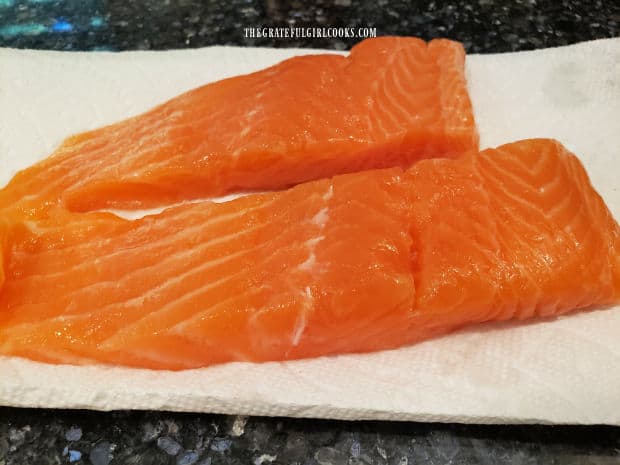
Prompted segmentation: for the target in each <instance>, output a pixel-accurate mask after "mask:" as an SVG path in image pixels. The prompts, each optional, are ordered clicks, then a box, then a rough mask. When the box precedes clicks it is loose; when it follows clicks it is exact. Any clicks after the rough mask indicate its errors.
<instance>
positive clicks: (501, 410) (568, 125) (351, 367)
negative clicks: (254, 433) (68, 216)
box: [0, 39, 620, 425]
mask: <svg viewBox="0 0 620 465" xmlns="http://www.w3.org/2000/svg"><path fill="white" fill-rule="evenodd" d="M313 52H315V51H312V50H291V49H288V50H285V49H279V50H276V49H252V48H234V47H210V48H205V49H198V50H187V51H169V52H126V53H118V54H113V53H63V52H40V51H17V50H7V49H4V50H2V49H0V184H4V183H5V182H6V181H8V179H9V178H10V177H11V176H12V175H13V174H14V173H15V171H16V170H17V169H20V168H23V167H26V166H28V165H30V164H31V163H33V162H34V161H36V160H38V159H41V158H43V157H45V156H46V155H48V154H49V153H51V152H52V150H53V149H54V147H55V146H57V145H58V143H59V142H60V141H61V140H62V139H63V138H64V137H65V136H66V135H68V134H71V133H75V132H78V131H82V130H85V129H90V128H94V127H97V126H100V125H102V124H106V123H110V122H113V121H116V120H118V119H119V118H123V117H126V116H130V115H133V114H135V113H137V112H141V111H143V110H146V109H148V108H149V107H151V106H152V105H154V104H156V103H159V102H161V101H162V100H164V99H166V98H169V97H172V96H174V95H176V94H177V93H179V92H181V91H184V90H187V89H190V88H192V87H195V86H198V85H200V84H203V83H205V82H208V81H213V80H216V79H220V78H223V77H227V76H232V75H235V74H239V73H246V72H249V71H254V70H257V69H260V68H262V67H265V66H268V65H270V64H273V63H275V62H277V61H279V60H281V59H284V58H287V57H289V56H292V55H296V54H302V53H303V54H307V53H313ZM467 74H468V79H469V85H470V91H471V96H472V99H473V103H474V109H475V113H476V118H477V123H478V126H479V129H480V135H481V143H482V146H483V147H485V146H494V145H498V144H501V143H504V142H509V141H513V140H516V139H519V138H527V137H538V136H540V137H556V138H558V139H559V140H561V141H562V142H563V143H564V144H566V145H567V146H568V147H569V148H570V149H572V150H574V151H575V152H576V153H577V154H579V155H580V157H581V159H582V160H583V162H584V164H585V166H586V168H587V170H588V172H589V173H590V175H591V178H592V182H593V184H594V186H595V187H596V188H597V189H598V191H599V192H600V193H601V194H602V195H603V197H604V199H605V200H606V202H607V204H608V205H609V207H610V208H611V210H612V212H613V213H614V215H615V216H616V218H618V217H620V191H619V189H618V185H619V181H618V179H619V177H618V176H619V175H620V159H619V155H620V154H619V150H620V149H619V147H620V39H609V40H600V41H593V42H587V43H582V44H577V45H573V46H568V47H562V48H556V49H547V50H539V51H534V52H520V53H508V54H502V55H472V56H468V58H467ZM0 404H2V405H13V406H29V407H68V408H90V409H100V410H110V409H161V410H178V411H200V412H222V413H235V414H253V415H287V416H299V417H323V418H343V419H367V418H375V419H396V420H420V421H454V422H475V423H529V422H537V423H584V424H592V423H606V424H615V425H620V308H608V309H601V310H596V311H591V312H585V313H580V314H576V315H573V316H569V317H564V318H560V319H558V320H555V321H543V322H532V323H529V324H520V325H516V324H501V325H498V324H489V325H482V326H478V327H475V328H470V329H467V330H465V331H461V332H459V333H456V334H453V335H449V336H445V337H442V338H438V339H435V340H432V341H427V342H424V343H421V344H417V345H415V346H412V347H407V348H403V349H399V350H393V351H383V352H377V353H374V354H367V355H345V356H338V357H323V358H317V359H313V360H302V361H295V362H284V363H265V364H248V363H231V364H225V365H220V366H215V367H211V368H207V369H200V370H191V371H184V372H152V371H148V370H135V369H124V368H108V367H100V366H91V367H71V366H53V365H45V364H39V363H34V362H29V361H25V360H21V359H16V358H0Z"/></svg>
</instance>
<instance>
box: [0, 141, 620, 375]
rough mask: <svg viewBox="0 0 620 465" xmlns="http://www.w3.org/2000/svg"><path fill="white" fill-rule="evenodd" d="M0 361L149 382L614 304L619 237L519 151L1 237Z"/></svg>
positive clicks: (576, 169) (555, 168)
mask: <svg viewBox="0 0 620 465" xmlns="http://www.w3.org/2000/svg"><path fill="white" fill-rule="evenodd" d="M4 260H5V270H4V275H5V282H4V285H3V288H2V289H1V291H0V354H3V355H14V356H21V357H27V358H31V359H34V360H40V361H45V362H51V363H72V364H84V363H108V364H115V365H126V366H134V367H146V368H154V369H184V368H194V367H203V366H207V365H210V364H214V363H221V362H227V361H235V360H247V361H266V360H287V359H295V358H303V357H314V356H319V355H328V354H337V353H345V352H367V351H373V350H379V349H389V348H395V347H399V346H402V345H404V344H410V343H414V342H417V341H421V340H424V339H428V338H430V337H433V336H437V335H441V334H444V333H447V332H450V331H453V330H454V329H456V328H459V327H462V326H464V325H468V324H472V323H480V322H484V321H494V320H508V319H526V318H533V317H553V316H558V315H561V314H563V313H566V312H569V311H573V310H576V309H581V308H593V307H596V306H603V305H607V304H611V303H615V302H618V301H619V300H620V228H619V226H618V224H617V223H616V221H615V220H614V219H613V218H612V216H611V214H610V212H609V210H608V209H607V208H606V206H605V204H604V202H603V200H602V199H601V197H600V196H599V195H598V194H597V193H596V192H595V191H594V189H593V188H592V186H591V184H590V181H589V179H588V177H587V174H586V172H585V170H584V169H583V167H582V165H581V163H580V162H579V160H578V159H577V158H576V157H575V156H574V155H572V154H571V153H569V152H568V151H567V150H566V149H565V148H564V147H562V146H561V145H560V144H559V143H557V142H555V141H552V140H544V139H537V140H526V141H521V142H516V143H513V144H508V145H505V146H502V147H499V148H498V149H490V150H485V151H483V152H481V153H479V154H477V153H470V154H468V155H465V156H463V157H461V158H458V159H454V160H451V159H433V160H424V161H420V162H419V163H417V164H416V165H414V166H413V167H411V168H410V169H408V170H406V171H403V170H402V169H400V168H392V169H386V170H373V171H366V172H360V173H354V174H347V175H342V176H337V177H335V178H332V179H324V180H319V181H314V182H309V183H305V184H300V185H298V186H296V187H294V188H292V189H289V190H286V191H281V192H276V193H267V194H254V195H249V196H246V197H242V198H239V199H236V200H233V201H231V202H227V203H222V204H216V203H212V202H201V203H196V204H190V205H183V206H177V207H172V208H170V209H167V210H165V211H164V212H162V213H160V214H158V215H152V216H147V217H144V218H142V219H140V220H135V221H130V220H125V219H122V218H119V217H116V216H114V215H112V214H110V213H102V212H89V213H74V212H69V211H63V212H59V213H58V214H57V215H54V216H51V217H48V218H43V219H30V220H27V221H24V222H23V223H21V224H16V225H13V226H12V227H11V228H9V230H8V232H7V233H6V245H5V248H4Z"/></svg>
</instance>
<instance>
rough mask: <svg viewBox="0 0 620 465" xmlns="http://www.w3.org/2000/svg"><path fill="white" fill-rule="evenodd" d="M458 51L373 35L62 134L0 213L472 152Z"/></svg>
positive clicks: (273, 184) (117, 201) (122, 204)
mask: <svg viewBox="0 0 620 465" xmlns="http://www.w3.org/2000/svg"><path fill="white" fill-rule="evenodd" d="M464 62H465V52H464V49H463V47H462V45H461V44H460V43H458V42H453V41H449V40H445V39H436V40H433V41H431V42H429V43H427V42H424V41H422V40H420V39H416V38H405V37H382V38H376V39H369V40H365V41H362V42H361V43H359V44H358V45H357V46H355V47H353V49H352V50H351V52H350V53H349V55H348V56H341V55H336V54H321V55H309V56H299V57H294V58H291V59H289V60H286V61H283V62H282V63H279V64H277V65H275V66H272V67H270V68H267V69H264V70H262V71H258V72H255V73H252V74H248V75H244V76H237V77H233V78H230V79H225V80H222V81H218V82H215V83H211V84H208V85H205V86H203V87H200V88H197V89H194V90H192V91H189V92H187V93H185V94H182V95H180V96H178V97H176V98H174V99H172V100H170V101H168V102H166V103H164V104H162V105H160V106H158V107H156V108H154V109H152V110H150V111H148V112H146V113H144V114H142V115H139V116H136V117H133V118H129V119H127V120H124V121H121V122H118V123H116V124H112V125H109V126H106V127H103V128H100V129H95V130H92V131H89V132H85V133H82V134H78V135H75V136H73V137H70V138H68V139H67V140H65V141H64V143H63V144H62V145H61V146H60V147H59V148H58V149H57V150H56V151H55V152H54V154H53V156H51V157H50V158H48V159H46V160H44V161H42V162H41V163H39V164H37V165H35V166H33V167H31V168H30V169H27V170H25V171H23V172H21V173H19V174H18V175H17V176H16V177H15V178H14V179H13V180H12V182H11V183H10V185H9V186H8V187H7V188H5V189H4V190H3V191H2V194H1V195H0V207H2V206H3V205H8V204H10V203H14V202H19V201H21V199H22V198H23V197H25V196H35V197H37V198H38V206H39V207H38V208H44V206H45V208H48V207H49V206H50V205H53V204H57V203H61V204H63V205H65V206H66V207H67V208H68V209H70V210H72V211H91V210H97V209H104V208H119V209H126V208H130V209H135V208H151V207H157V206H161V205H169V204H170V203H173V202H177V201H182V200H187V199H189V198H205V197H211V196H218V195H223V194H226V193H228V192H232V191H238V190H271V189H280V188H284V187H289V186H292V185H294V184H297V183H300V182H304V181H309V180H313V179H319V178H323V177H329V176H333V175H336V174H340V173H346V172H354V171H360V170H363V169H371V168H387V167H393V166H401V167H406V166H409V165H410V164H411V163H412V162H414V161H416V160H419V159H422V158H427V157H434V156H456V155H458V154H460V153H463V152H465V151H469V150H476V149H477V148H478V135H477V132H476V127H475V123H474V116H473V112H472V106H471V102H470V99H469V95H468V92H467V85H466V80H465V72H464Z"/></svg>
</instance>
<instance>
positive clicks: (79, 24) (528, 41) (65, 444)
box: [0, 0, 620, 465]
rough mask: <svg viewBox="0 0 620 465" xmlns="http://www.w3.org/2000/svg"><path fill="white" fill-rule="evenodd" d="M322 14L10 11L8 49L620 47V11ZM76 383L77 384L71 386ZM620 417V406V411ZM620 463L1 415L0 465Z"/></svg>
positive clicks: (331, 5) (539, 5)
mask: <svg viewBox="0 0 620 465" xmlns="http://www.w3.org/2000/svg"><path fill="white" fill-rule="evenodd" d="M417 3H418V2H414V3H413V4H412V3H411V2H405V1H387V0H373V1H353V0H323V1H321V0H319V1H317V2H315V3H314V5H313V7H312V8H310V7H308V6H306V5H305V4H304V2H301V1H300V0H293V1H291V2H284V1H280V0H263V1H255V0H230V1H227V0H206V1H202V2H198V1H194V0H151V1H149V0H146V1H144V0H141V1H132V2H127V1H121V0H107V1H104V0H82V1H69V0H66V1H62V0H57V1H54V0H29V1H20V0H0V46H3V47H20V48H38V49H53V50H134V49H167V48H182V47H202V46H206V45H214V44H234V45H260V46H275V47H320V48H335V49H346V48H348V47H350V46H351V45H352V44H353V43H354V42H356V41H357V40H358V39H345V38H338V39H311V40H308V39H292V38H290V39H269V38H249V37H248V38H246V37H245V34H244V28H246V27H261V26H277V27H283V26H293V27H304V26H313V27H329V26H347V27H370V28H376V30H377V33H378V34H379V35H385V34H401V35H417V36H420V37H423V38H425V39H430V38H433V37H438V36H444V37H450V38H453V39H456V40H460V41H462V42H463V43H464V44H465V47H466V48H467V50H468V52H470V53H471V52H475V53H487V52H504V51H513V50H527V49H533V48H540V47H549V46H557V45H564V44H569V43H573V42H578V41H582V40H590V39H596V38H604V37H616V36H618V35H619V28H618V24H619V23H620V3H619V2H617V1H612V0H608V1H600V0H599V1H593V2H590V1H588V2H586V1H584V2H578V1H571V0H563V1H552V0H525V1H524V0H521V1H517V2H508V1H492V0H478V1H477V2H473V3H470V2H434V1H432V2H425V3H424V4H422V2H419V4H417ZM68 382H70V381H68ZM619 408H620V406H619ZM48 463H49V464H59V463H77V464H80V463H85V464H87V463H90V464H93V465H107V464H109V463H113V464H114V463H117V464H135V465H137V464H155V465H156V464H179V465H191V464H198V465H208V464H213V465H217V464H223V463H230V464H256V465H261V464H271V463H273V464H300V465H302V464H303V465H317V464H320V465H327V464H333V465H341V464H342V465H344V464H351V465H353V464H377V465H379V464H399V465H407V464H423V463H428V464H447V463H450V464H454V465H457V464H474V463H484V464H493V465H496V464H508V463H509V464H515V465H517V464H539V463H557V464H562V465H572V464H574V465H585V464H592V465H599V464H600V465H603V464H605V465H606V464H619V463H620V428H615V427H605V426H598V427H583V426H537V425H529V426H526V425H524V426H475V425H470V426H468V425H444V424H422V423H391V422H340V421H319V420H293V419H279V418H249V419H248V418H243V417H232V416H222V415H199V414H177V413H167V412H163V413H162V412H111V413H102V412H84V411H55V410H28V409H12V408H0V465H9V464H11V465H12V464H16V465H17V464H20V465H21V464H41V465H44V464H48Z"/></svg>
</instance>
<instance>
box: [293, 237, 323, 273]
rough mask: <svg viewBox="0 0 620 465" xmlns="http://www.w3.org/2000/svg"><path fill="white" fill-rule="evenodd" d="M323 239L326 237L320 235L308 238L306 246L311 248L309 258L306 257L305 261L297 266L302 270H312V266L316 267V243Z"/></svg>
mask: <svg viewBox="0 0 620 465" xmlns="http://www.w3.org/2000/svg"><path fill="white" fill-rule="evenodd" d="M323 239H325V236H318V237H313V238H312V239H308V240H307V241H306V242H305V245H306V247H308V249H309V250H310V254H309V255H308V258H307V259H306V261H305V262H303V263H300V264H299V265H298V266H297V268H298V269H299V270H301V271H310V270H312V268H314V265H315V264H316V255H315V253H314V249H315V248H316V245H317V244H318V243H319V242H321V241H322V240H323Z"/></svg>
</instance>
